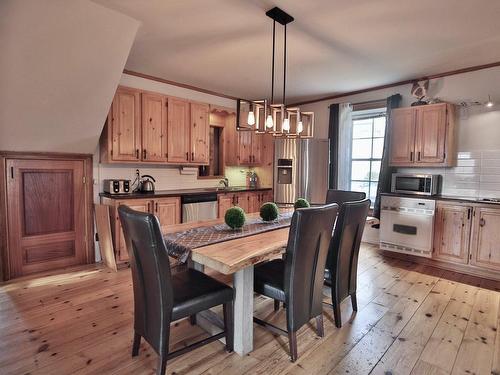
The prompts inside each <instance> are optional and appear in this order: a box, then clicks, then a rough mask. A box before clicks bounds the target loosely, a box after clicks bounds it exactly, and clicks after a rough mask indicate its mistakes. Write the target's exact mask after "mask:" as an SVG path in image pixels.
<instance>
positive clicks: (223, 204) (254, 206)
mask: <svg viewBox="0 0 500 375" xmlns="http://www.w3.org/2000/svg"><path fill="white" fill-rule="evenodd" d="M272 197H273V193H272V190H259V191H248V192H241V193H225V194H219V196H218V198H217V199H218V204H219V217H220V218H223V217H224V214H225V213H226V211H227V209H228V208H230V207H233V206H239V207H241V208H242V209H243V210H244V211H245V212H246V213H253V212H259V211H260V206H262V204H264V203H266V202H271V201H272Z"/></svg>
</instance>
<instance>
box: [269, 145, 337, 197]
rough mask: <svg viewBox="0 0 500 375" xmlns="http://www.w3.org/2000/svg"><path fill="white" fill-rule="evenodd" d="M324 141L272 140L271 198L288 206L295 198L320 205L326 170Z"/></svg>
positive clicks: (327, 166) (326, 175)
mask: <svg viewBox="0 0 500 375" xmlns="http://www.w3.org/2000/svg"><path fill="white" fill-rule="evenodd" d="M329 150H330V147H329V140H328V139H276V140H275V145H274V168H275V171H274V198H275V201H276V203H278V204H292V203H294V202H295V200H296V199H297V198H305V199H307V200H308V201H309V202H310V203H315V204H324V203H325V199H326V191H327V190H328V178H329V168H330V152H329Z"/></svg>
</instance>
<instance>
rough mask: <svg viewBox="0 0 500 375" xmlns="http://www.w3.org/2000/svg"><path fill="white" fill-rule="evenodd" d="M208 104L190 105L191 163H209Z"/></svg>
mask: <svg viewBox="0 0 500 375" xmlns="http://www.w3.org/2000/svg"><path fill="white" fill-rule="evenodd" d="M208 110H209V107H208V104H202V103H191V162H192V163H197V164H208V163H209V161H210V160H209V158H210V155H209V147H208V146H209V143H210V142H209V127H210V125H209V123H208Z"/></svg>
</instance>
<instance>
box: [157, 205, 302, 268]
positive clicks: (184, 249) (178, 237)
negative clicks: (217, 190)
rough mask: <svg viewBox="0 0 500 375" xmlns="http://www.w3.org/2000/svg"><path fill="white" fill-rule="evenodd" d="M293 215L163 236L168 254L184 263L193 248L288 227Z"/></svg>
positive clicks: (217, 225)
mask: <svg viewBox="0 0 500 375" xmlns="http://www.w3.org/2000/svg"><path fill="white" fill-rule="evenodd" d="M292 215H293V212H284V213H282V214H280V215H279V217H278V219H276V220H274V221H263V220H262V219H261V218H251V219H247V221H246V223H245V225H244V226H243V228H241V229H239V230H233V229H231V228H229V227H228V226H227V225H226V224H224V223H222V224H216V225H210V226H206V227H198V228H192V229H188V230H185V231H181V232H175V233H168V234H165V235H164V236H163V238H164V240H165V245H166V246H167V250H168V255H170V256H171V257H174V258H177V259H179V261H181V262H183V263H184V262H186V261H187V260H188V259H189V255H190V253H191V250H192V249H196V248H198V247H202V246H207V245H212V244H215V243H219V242H224V241H229V240H234V239H237V238H242V237H247V236H251V235H254V234H258V233H264V232H269V231H272V230H276V229H281V228H286V227H288V226H290V222H291V220H292Z"/></svg>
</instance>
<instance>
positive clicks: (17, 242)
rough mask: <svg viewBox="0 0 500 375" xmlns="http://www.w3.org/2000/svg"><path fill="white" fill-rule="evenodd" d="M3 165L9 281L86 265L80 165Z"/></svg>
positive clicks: (58, 162) (55, 162)
mask: <svg viewBox="0 0 500 375" xmlns="http://www.w3.org/2000/svg"><path fill="white" fill-rule="evenodd" d="M6 166H7V171H8V176H7V197H8V199H7V217H8V226H9V231H8V246H9V248H8V266H9V276H10V278H14V277H19V276H22V275H27V274H30V273H34V272H39V271H47V270H51V269H56V268H61V267H66V266H71V265H76V264H85V263H88V261H89V259H87V246H88V244H87V236H88V234H87V228H88V226H87V224H86V221H87V214H88V210H87V208H86V205H87V204H88V203H87V200H86V197H85V186H84V184H85V181H84V176H85V166H84V161H82V160H28V159H24V160H20V159H7V161H6ZM86 178H89V179H90V178H91V177H90V176H88V177H86ZM90 261H93V259H92V260H90Z"/></svg>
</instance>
